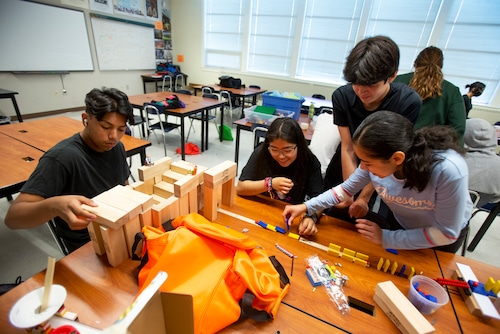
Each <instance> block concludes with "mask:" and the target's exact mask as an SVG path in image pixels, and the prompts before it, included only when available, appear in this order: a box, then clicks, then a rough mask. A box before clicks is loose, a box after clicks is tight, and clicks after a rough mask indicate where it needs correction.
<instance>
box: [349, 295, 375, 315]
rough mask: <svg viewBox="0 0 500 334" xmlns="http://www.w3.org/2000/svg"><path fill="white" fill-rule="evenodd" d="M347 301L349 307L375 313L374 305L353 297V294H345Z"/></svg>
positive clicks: (370, 313)
mask: <svg viewBox="0 0 500 334" xmlns="http://www.w3.org/2000/svg"><path fill="white" fill-rule="evenodd" d="M347 301H348V303H349V306H350V307H352V308H355V309H357V310H360V311H362V312H365V313H367V314H369V315H371V316H374V315H375V305H371V304H368V303H365V302H364V301H362V300H359V299H357V298H354V297H353V296H347Z"/></svg>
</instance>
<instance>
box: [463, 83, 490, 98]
mask: <svg viewBox="0 0 500 334" xmlns="http://www.w3.org/2000/svg"><path fill="white" fill-rule="evenodd" d="M465 88H469V91H471V92H472V96H481V94H483V91H484V89H485V88H486V85H485V84H484V83H482V82H480V81H476V82H473V83H471V84H470V85H465Z"/></svg>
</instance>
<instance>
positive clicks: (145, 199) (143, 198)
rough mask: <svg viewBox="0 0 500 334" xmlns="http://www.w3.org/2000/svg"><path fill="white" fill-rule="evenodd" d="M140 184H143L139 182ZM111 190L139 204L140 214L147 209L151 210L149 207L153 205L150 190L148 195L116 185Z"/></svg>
mask: <svg viewBox="0 0 500 334" xmlns="http://www.w3.org/2000/svg"><path fill="white" fill-rule="evenodd" d="M141 183H143V184H145V183H144V182H141ZM152 188H153V186H151V189H152ZM112 189H113V190H116V191H117V192H118V191H119V193H120V195H121V196H125V197H127V198H128V199H130V200H132V201H136V202H138V203H140V204H141V208H142V212H145V211H147V210H148V209H151V207H152V206H153V204H154V200H153V196H152V195H151V194H152V193H153V192H152V190H151V194H148V193H145V192H142V191H140V190H135V189H133V188H130V187H124V186H121V185H118V186H116V187H114V188H112Z"/></svg>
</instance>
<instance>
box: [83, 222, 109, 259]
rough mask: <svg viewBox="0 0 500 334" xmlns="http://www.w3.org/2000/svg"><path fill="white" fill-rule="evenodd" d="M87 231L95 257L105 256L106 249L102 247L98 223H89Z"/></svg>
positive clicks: (102, 242)
mask: <svg viewBox="0 0 500 334" xmlns="http://www.w3.org/2000/svg"><path fill="white" fill-rule="evenodd" d="M87 230H88V231H89V235H90V241H91V242H92V246H94V251H95V253H96V254H97V255H104V254H106V248H105V247H104V241H103V240H102V235H101V229H100V228H99V223H97V222H94V221H93V222H90V224H88V225H87Z"/></svg>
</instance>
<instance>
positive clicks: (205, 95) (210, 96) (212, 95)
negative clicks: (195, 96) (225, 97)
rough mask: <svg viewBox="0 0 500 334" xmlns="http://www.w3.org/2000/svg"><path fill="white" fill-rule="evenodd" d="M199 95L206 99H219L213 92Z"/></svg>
mask: <svg viewBox="0 0 500 334" xmlns="http://www.w3.org/2000/svg"><path fill="white" fill-rule="evenodd" d="M201 97H206V98H208V99H214V100H218V99H219V96H218V95H217V94H214V93H204V94H203V95H202V96H201Z"/></svg>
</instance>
